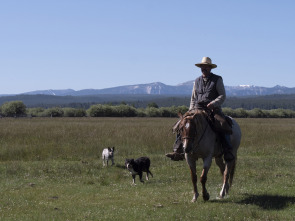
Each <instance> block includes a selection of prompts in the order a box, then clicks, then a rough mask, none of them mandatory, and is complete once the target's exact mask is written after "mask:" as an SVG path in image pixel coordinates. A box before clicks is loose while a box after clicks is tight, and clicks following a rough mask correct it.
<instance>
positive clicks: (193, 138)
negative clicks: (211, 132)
mask: <svg viewBox="0 0 295 221" xmlns="http://www.w3.org/2000/svg"><path fill="white" fill-rule="evenodd" d="M208 125H209V124H208V123H207V124H206V127H205V129H204V130H203V133H202V135H201V137H200V138H199V140H198V142H197V145H199V143H200V141H201V140H202V139H203V137H204V134H205V132H206V130H207V127H208ZM182 129H183V128H182ZM196 135H197V130H196V129H195V132H194V134H193V137H190V136H184V137H182V139H183V140H192V141H193V142H194V140H195V137H196Z"/></svg>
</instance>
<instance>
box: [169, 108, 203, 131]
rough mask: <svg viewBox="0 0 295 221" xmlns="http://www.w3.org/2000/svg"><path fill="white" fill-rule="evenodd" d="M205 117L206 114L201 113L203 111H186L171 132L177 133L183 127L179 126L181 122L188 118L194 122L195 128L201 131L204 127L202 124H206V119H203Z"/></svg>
mask: <svg viewBox="0 0 295 221" xmlns="http://www.w3.org/2000/svg"><path fill="white" fill-rule="evenodd" d="M205 116H206V112H205V111H203V110H199V109H193V110H189V111H187V112H186V113H185V114H184V115H183V116H182V117H181V119H180V120H178V121H177V122H176V123H175V124H174V126H173V128H172V130H173V132H174V133H175V132H177V133H178V132H179V131H180V130H181V128H182V127H183V125H182V124H181V122H182V120H183V119H185V118H187V117H190V118H192V119H193V120H194V122H195V124H196V126H198V127H199V129H201V130H202V129H203V126H204V123H205V122H206V119H205Z"/></svg>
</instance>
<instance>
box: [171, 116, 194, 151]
mask: <svg viewBox="0 0 295 221" xmlns="http://www.w3.org/2000/svg"><path fill="white" fill-rule="evenodd" d="M195 116H196V114H185V115H181V114H179V117H180V120H179V121H178V124H177V127H176V128H174V131H177V132H178V133H179V134H180V135H181V138H182V143H183V149H184V152H185V153H189V152H190V151H191V150H192V149H193V144H194V141H195V137H196V134H197V128H196V123H195ZM175 129H176V130H175Z"/></svg>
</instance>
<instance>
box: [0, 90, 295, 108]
mask: <svg viewBox="0 0 295 221" xmlns="http://www.w3.org/2000/svg"><path fill="white" fill-rule="evenodd" d="M16 100H18V101H23V102H24V104H25V105H26V107H27V108H36V107H42V108H44V109H48V108H54V107H62V108H66V107H72V108H82V109H89V108H90V107H91V106H92V105H95V104H110V105H113V106H117V105H120V104H121V103H122V101H124V102H125V103H126V104H128V105H130V106H133V107H135V108H146V107H148V104H150V103H152V102H155V103H157V105H158V106H159V107H172V106H183V105H184V106H188V105H189V102H190V96H189V95H178V96H176V95H175V96H171V95H147V94H134V95H108V94H104V95H93V96H53V95H17V96H6V97H0V105H2V104H4V103H6V102H10V101H16ZM223 107H228V108H232V109H237V108H243V109H245V110H252V109H254V108H259V109H261V110H272V109H279V108H281V109H290V110H295V94H274V95H266V96H249V97H227V98H226V101H225V102H224V104H223Z"/></svg>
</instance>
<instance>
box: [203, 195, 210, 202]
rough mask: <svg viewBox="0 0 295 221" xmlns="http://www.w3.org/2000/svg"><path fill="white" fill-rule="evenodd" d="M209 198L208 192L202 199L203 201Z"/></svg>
mask: <svg viewBox="0 0 295 221" xmlns="http://www.w3.org/2000/svg"><path fill="white" fill-rule="evenodd" d="M209 199H210V194H209V193H206V194H204V195H203V200H204V201H208V200H209Z"/></svg>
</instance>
